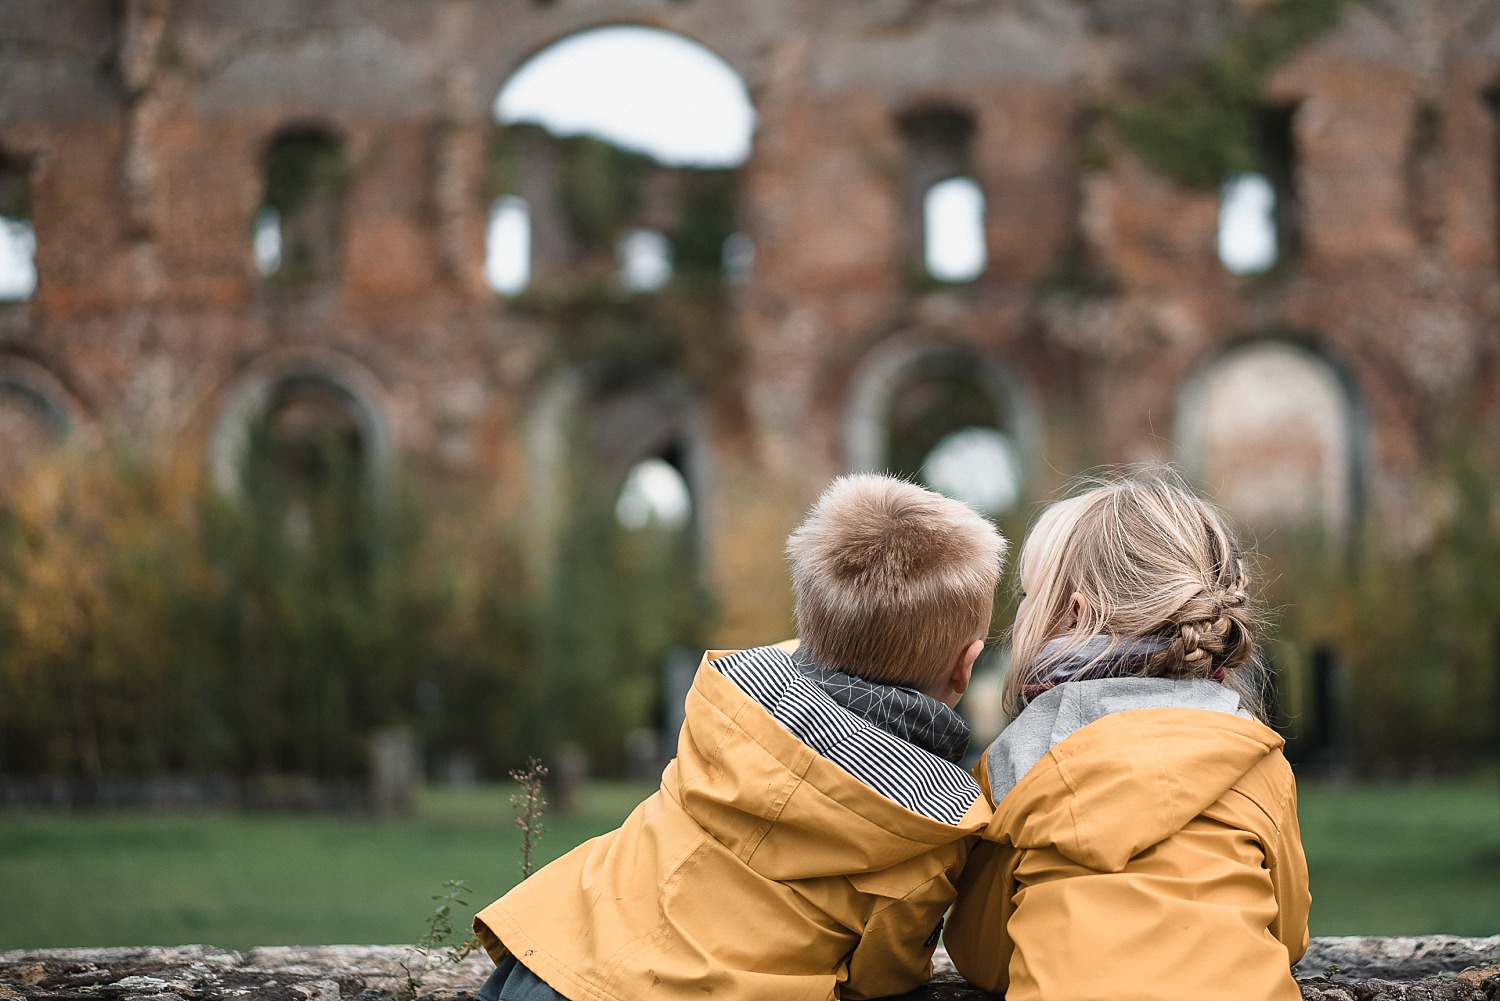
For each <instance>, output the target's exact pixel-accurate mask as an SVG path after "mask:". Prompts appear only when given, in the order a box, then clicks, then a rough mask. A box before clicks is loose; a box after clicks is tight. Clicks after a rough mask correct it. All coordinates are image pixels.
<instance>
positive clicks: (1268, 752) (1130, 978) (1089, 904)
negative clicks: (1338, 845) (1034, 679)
mask: <svg viewBox="0 0 1500 1001" xmlns="http://www.w3.org/2000/svg"><path fill="white" fill-rule="evenodd" d="M1002 739H1003V738H1002ZM1281 746H1282V739H1281V738H1280V737H1278V736H1277V735H1276V734H1275V733H1273V732H1272V731H1271V730H1269V729H1267V728H1266V727H1265V726H1263V725H1261V724H1260V723H1258V722H1255V721H1254V720H1251V719H1246V718H1244V717H1243V716H1236V715H1231V714H1229V713H1225V712H1210V711H1205V710H1202V709H1182V708H1159V709H1141V710H1136V711H1131V712H1117V713H1113V714H1110V715H1105V716H1103V717H1102V718H1099V719H1097V720H1094V721H1093V722H1091V723H1089V724H1088V725H1086V726H1083V727H1082V728H1081V729H1078V730H1076V731H1075V732H1073V733H1072V734H1071V735H1070V736H1068V737H1066V739H1063V740H1062V741H1061V742H1060V743H1057V744H1055V745H1054V746H1053V747H1052V748H1051V750H1050V751H1048V752H1047V753H1046V754H1045V756H1044V757H1042V759H1041V760H1040V761H1039V762H1037V763H1036V765H1035V766H1034V767H1032V768H1031V769H1030V771H1028V772H1025V773H1024V777H1022V778H1021V779H1020V781H1019V782H1018V783H1017V784H1016V785H1015V787H1014V788H1013V789H1011V790H1010V791H1009V793H1008V794H1006V795H1004V796H1003V798H1002V800H1001V802H1000V804H999V806H998V807H997V809H996V812H995V816H994V818H993V819H992V820H991V822H990V825H989V827H988V829H987V830H986V831H985V835H984V838H985V840H984V841H983V842H982V843H981V844H980V845H979V847H977V848H976V849H975V850H974V852H973V854H972V855H971V858H970V862H969V866H968V869H967V870H966V871H965V872H964V875H963V878H962V880H961V882H960V888H959V900H958V903H957V905H956V906H955V908H954V911H953V915H952V918H951V919H950V921H949V923H948V928H947V931H946V933H945V934H944V941H945V942H946V944H947V946H948V950H949V952H950V954H951V955H952V957H953V960H954V962H955V964H956V965H957V966H958V969H959V971H960V972H961V973H963V975H964V976H965V977H967V978H968V979H969V980H971V981H973V982H974V983H976V984H979V985H980V986H982V987H985V988H986V989H988V990H992V991H996V992H1003V993H1005V996H1006V998H1007V999H1008V1001H1033V999H1036V1001H1042V999H1045V1001H1072V999H1085V998H1088V999H1093V998H1099V999H1103V998H1108V999H1110V1001H1126V999H1131V998H1142V999H1144V998H1150V999H1152V1001H1174V999H1182V1001H1213V999H1220V998H1222V999H1226V1001H1228V999H1234V1001H1261V999H1265V1001H1271V999H1276V1001H1281V999H1285V1001H1298V999H1300V998H1301V993H1300V991H1299V990H1298V988H1297V984H1296V982H1295V980H1294V979H1293V977H1292V974H1291V972H1290V968H1291V965H1292V964H1293V963H1295V962H1296V961H1297V960H1298V959H1300V958H1301V957H1302V954H1303V952H1304V951H1305V950H1306V948H1307V914H1308V907H1309V904H1310V902H1311V898H1310V896H1309V894H1308V883H1307V864H1306V861H1305V859H1304V857H1303V853H1302V845H1301V840H1300V837H1299V834H1298V827H1297V794H1296V786H1295V784H1294V782H1293V779H1292V773H1291V770H1290V769H1289V768H1288V767H1287V763H1286V759H1285V758H1283V757H1282V754H1281ZM990 760H993V759H991V758H990V757H989V756H988V755H987V759H986V762H982V763H981V766H980V769H979V770H978V771H977V772H976V775H977V777H978V778H979V779H980V785H981V786H982V787H983V788H984V791H985V794H986V796H989V795H990V782H989V774H988V767H989V766H988V761H990Z"/></svg>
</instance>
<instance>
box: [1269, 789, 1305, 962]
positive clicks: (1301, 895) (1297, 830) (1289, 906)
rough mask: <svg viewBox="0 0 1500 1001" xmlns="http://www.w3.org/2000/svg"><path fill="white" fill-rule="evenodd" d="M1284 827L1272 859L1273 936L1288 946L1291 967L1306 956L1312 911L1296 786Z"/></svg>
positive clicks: (1284, 813) (1288, 801) (1283, 818)
mask: <svg viewBox="0 0 1500 1001" xmlns="http://www.w3.org/2000/svg"><path fill="white" fill-rule="evenodd" d="M1280 819H1281V824H1280V827H1279V829H1278V830H1277V834H1276V844H1275V847H1274V850H1273V852H1272V855H1271V858H1270V859H1269V861H1270V863H1271V890H1272V892H1273V893H1275V895H1276V908H1277V914H1276V921H1275V922H1274V923H1273V924H1272V925H1271V934H1273V935H1275V936H1276V939H1277V941H1279V942H1281V944H1282V945H1284V946H1286V951H1287V954H1288V955H1290V956H1291V959H1292V965H1294V966H1295V965H1296V963H1297V961H1298V960H1300V959H1301V958H1302V956H1303V954H1304V953H1306V952H1307V915H1308V911H1309V910H1311V909H1312V893H1311V892H1310V891H1309V889H1308V880H1307V856H1306V855H1305V854H1304V853H1303V851H1302V829H1301V827H1300V826H1299V825H1298V823H1297V787H1296V786H1295V785H1293V786H1292V787H1291V790H1290V793H1289V794H1288V797H1287V804H1286V806H1285V808H1283V810H1282V811H1281V818H1280Z"/></svg>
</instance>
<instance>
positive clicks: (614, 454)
mask: <svg viewBox="0 0 1500 1001" xmlns="http://www.w3.org/2000/svg"><path fill="white" fill-rule="evenodd" d="M532 427H533V440H532V461H533V477H534V480H533V482H534V483H535V484H536V486H537V496H536V497H535V504H536V514H537V522H536V523H537V526H538V528H539V530H540V531H539V534H540V535H542V536H543V537H544V538H545V540H546V542H545V545H544V547H543V551H542V552H539V553H538V556H539V557H540V558H541V560H542V561H543V567H542V574H541V576H542V578H543V580H544V581H545V582H546V583H545V593H544V597H543V613H542V623H541V634H542V635H541V642H540V644H539V646H540V655H541V660H542V662H543V665H544V669H545V670H546V672H547V675H548V677H547V682H546V683H547V688H548V693H549V694H548V699H549V701H550V702H551V704H553V705H554V706H555V707H556V713H555V714H554V717H553V718H554V721H555V724H556V725H555V726H554V727H553V730H552V732H551V733H550V734H549V736H550V738H551V739H552V740H554V741H562V740H566V741H569V742H573V743H576V744H578V745H580V746H582V747H583V748H584V749H585V750H586V751H587V752H588V754H589V757H590V758H591V760H592V761H593V762H594V764H595V765H596V767H603V768H605V769H607V770H614V771H621V770H624V771H637V770H639V771H642V772H644V771H646V770H649V769H654V768H658V767H659V766H660V764H661V761H662V760H663V759H662V755H663V754H670V751H669V750H668V749H669V748H670V747H672V746H675V741H676V736H677V731H678V729H679V728H680V727H681V723H682V701H683V699H684V698H685V696H686V694H687V691H686V690H687V685H688V684H689V683H690V682H691V673H692V668H693V666H695V665H696V656H692V655H691V654H689V653H688V651H693V650H695V649H696V648H699V647H701V643H702V638H703V637H702V632H703V629H704V626H705V624H706V621H707V615H708V606H707V600H706V593H705V591H704V585H703V563H704V559H703V557H704V546H703V538H704V532H703V528H704V520H705V515H706V511H705V507H706V505H705V503H704V500H703V498H704V495H705V478H706V473H707V444H706V435H705V431H704V428H703V422H702V418H701V416H700V413H699V406H698V403H697V401H696V399H695V397H694V395H693V393H692V391H691V389H690V387H689V386H688V385H687V383H686V382H685V381H684V380H682V379H681V378H680V377H677V376H675V375H673V374H672V373H670V372H668V371H665V370H663V369H661V368H658V367H654V366H650V365H643V364H632V363H627V362H622V361H618V360H616V361H601V362H597V363H594V364H592V365H589V366H585V367H584V368H582V369H579V370H575V371H573V372H570V373H568V374H567V375H565V376H563V377H562V378H560V379H559V380H557V381H556V382H555V383H554V384H553V386H552V387H550V388H549V390H548V391H547V392H546V393H545V394H544V396H543V399H542V401H541V403H540V405H539V406H538V408H537V410H536V412H535V413H534V415H533V420H532ZM689 661H691V663H689ZM647 729H649V730H651V731H653V733H654V737H653V739H647V738H646V737H645V732H646V730H647Z"/></svg>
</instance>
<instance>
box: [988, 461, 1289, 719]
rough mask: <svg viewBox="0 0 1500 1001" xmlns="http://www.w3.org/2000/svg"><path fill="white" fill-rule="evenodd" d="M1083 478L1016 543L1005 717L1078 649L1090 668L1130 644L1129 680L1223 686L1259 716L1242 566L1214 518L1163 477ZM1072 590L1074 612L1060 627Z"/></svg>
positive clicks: (1155, 473)
mask: <svg viewBox="0 0 1500 1001" xmlns="http://www.w3.org/2000/svg"><path fill="white" fill-rule="evenodd" d="M1092 482H1093V484H1094V485H1093V486H1092V487H1090V488H1089V489H1087V490H1085V491H1084V492H1082V493H1080V494H1077V495H1076V496H1074V497H1070V498H1068V499H1067V500H1064V501H1060V502H1058V503H1056V504H1053V505H1052V506H1051V507H1049V508H1048V509H1047V510H1046V511H1044V512H1043V513H1042V516H1041V517H1040V518H1039V519H1038V520H1037V523H1036V527H1035V528H1033V529H1032V531H1031V534H1030V535H1029V536H1028V537H1027V539H1026V543H1025V545H1024V546H1023V547H1022V552H1021V567H1022V572H1023V573H1025V572H1026V568H1027V567H1031V568H1032V571H1031V576H1032V579H1031V587H1032V589H1033V590H1032V591H1031V593H1030V595H1029V598H1030V602H1029V607H1028V609H1027V613H1026V615H1025V616H1024V619H1023V618H1019V617H1018V618H1017V621H1016V624H1015V627H1014V630H1013V632H1012V637H1011V666H1010V671H1009V672H1008V673H1007V675H1006V678H1005V682H1004V685H1003V687H1002V698H1003V703H1004V707H1005V710H1006V712H1007V713H1008V714H1010V715H1011V716H1015V715H1017V714H1019V713H1020V711H1021V710H1022V709H1024V708H1025V706H1026V703H1027V701H1029V700H1028V699H1027V697H1026V692H1027V689H1028V688H1031V687H1033V686H1036V685H1037V684H1038V683H1040V682H1043V681H1044V680H1045V679H1047V678H1048V677H1049V675H1050V674H1051V673H1052V671H1053V669H1054V668H1056V667H1057V666H1058V665H1059V664H1061V663H1063V662H1065V661H1067V660H1070V659H1072V660H1076V659H1077V658H1078V657H1079V656H1080V652H1081V650H1082V648H1083V647H1084V646H1085V644H1089V652H1092V653H1093V656H1092V658H1091V660H1092V662H1098V661H1103V660H1106V659H1108V658H1109V657H1110V656H1111V654H1112V653H1114V652H1115V651H1117V650H1120V649H1122V648H1123V647H1125V645H1127V644H1128V645H1129V647H1130V649H1131V651H1132V658H1131V659H1132V661H1133V662H1134V663H1135V664H1136V665H1137V667H1136V668H1135V669H1134V670H1132V671H1131V672H1130V673H1132V674H1136V675H1139V676H1143V677H1161V678H1209V679H1213V680H1216V681H1221V682H1222V683H1223V684H1224V685H1226V686H1227V687H1229V688H1231V689H1233V690H1234V691H1235V692H1236V693H1237V694H1238V695H1239V696H1240V704H1241V706H1243V707H1244V709H1245V710H1246V711H1248V712H1250V713H1251V714H1252V715H1254V716H1256V717H1257V718H1261V717H1262V716H1263V713H1264V705H1263V685H1264V683H1263V679H1262V672H1261V671H1260V668H1259V664H1258V662H1257V659H1256V656H1255V627H1256V622H1255V616H1254V611H1253V608H1252V604H1251V594H1250V569H1249V567H1248V565H1247V563H1246V559H1245V555H1244V552H1243V551H1242V550H1241V548H1240V545H1239V543H1238V542H1237V541H1236V540H1235V537H1234V535H1233V533H1232V532H1231V531H1230V529H1229V526H1228V525H1227V524H1226V522H1225V519H1224V517H1223V515H1221V514H1220V513H1219V512H1218V511H1217V510H1215V509H1214V507H1213V506H1212V505H1210V504H1209V503H1207V502H1206V501H1204V500H1202V499H1200V498H1199V497H1197V496H1196V495H1194V494H1193V492H1192V491H1191V490H1189V489H1188V488H1187V487H1186V486H1185V485H1184V484H1183V483H1182V481H1181V479H1180V478H1179V477H1178V476H1177V475H1176V474H1175V473H1172V472H1171V471H1170V470H1165V469H1157V470H1151V471H1144V472H1135V473H1131V474H1126V475H1123V476H1119V477H1115V478H1112V479H1107V480H1104V481H1099V480H1095V481H1092ZM1075 593H1077V594H1080V595H1082V596H1083V599H1084V601H1083V608H1082V610H1081V612H1080V614H1079V616H1078V621H1077V622H1074V623H1071V624H1070V625H1069V624H1068V620H1069V616H1070V614H1071V609H1072V607H1073V603H1072V596H1073V595H1074V594H1075ZM1065 625H1068V628H1069V631H1068V633H1067V635H1066V637H1065V638H1063V639H1061V640H1060V641H1059V642H1052V641H1053V640H1054V639H1057V638H1058V634H1059V633H1060V632H1062V630H1063V628H1064V626H1065ZM1101 636H1102V637H1105V638H1107V640H1108V642H1107V643H1103V644H1100V643H1097V642H1095V643H1091V642H1090V641H1093V640H1096V638H1097V637H1101ZM1142 640H1145V641H1155V642H1154V643H1152V642H1148V643H1144V644H1143V643H1141V642H1139V641H1142ZM1096 650H1097V652H1093V651H1096ZM1141 651H1144V653H1142V652H1141Z"/></svg>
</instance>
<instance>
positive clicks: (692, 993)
mask: <svg viewBox="0 0 1500 1001" xmlns="http://www.w3.org/2000/svg"><path fill="white" fill-rule="evenodd" d="M758 649H759V651H765V650H768V649H770V648H758ZM754 652H756V651H746V653H754ZM721 656H724V654H720V653H711V654H709V655H708V656H707V657H705V658H704V663H703V664H702V666H700V667H699V669H698V673H697V676H696V677H695V679H694V681H693V686H692V690H691V691H690V692H689V694H688V698H687V705H686V714H687V720H686V723H685V724H684V726H683V730H682V735H681V737H680V740H679V743H678V750H677V757H676V759H675V760H674V761H673V762H672V763H671V764H670V765H668V766H667V769H666V771H665V772H664V773H663V775H662V783H661V788H660V790H658V791H657V792H656V793H654V794H653V795H652V796H651V797H650V798H649V799H647V800H646V801H645V802H644V803H642V804H641V805H640V806H639V807H637V808H636V810H635V812H633V813H632V814H631V815H630V816H629V818H627V819H626V821H625V823H624V824H623V826H621V827H620V828H619V829H618V830H616V831H612V832H611V833H609V834H605V835H603V836H602V837H599V838H595V839H594V840H592V841H589V842H587V843H585V844H583V845H581V846H580V847H578V848H576V849H574V850H573V851H572V852H570V853H569V854H567V855H565V856H563V857H562V858H561V859H558V860H557V861H556V862H554V863H552V864H551V865H549V866H547V867H546V868H544V869H543V870H541V871H540V872H538V873H537V874H535V875H533V876H532V877H531V878H530V879H528V880H526V881H525V882H523V883H521V884H520V885H519V886H517V887H516V888H515V889H513V890H511V891H510V893H508V894H506V895H505V896H504V897H502V898H501V899H500V900H498V901H496V902H495V903H493V904H491V905H490V906H489V907H487V908H486V909H485V910H483V911H482V912H480V914H479V916H478V917H477V918H476V919H475V922H474V927H475V930H476V932H477V933H478V934H479V937H480V940H481V941H482V942H483V944H484V946H485V948H486V949H487V950H488V951H489V953H490V955H491V956H492V957H493V958H494V959H495V961H496V962H497V963H498V962H500V961H501V960H502V959H503V958H504V957H505V956H506V955H508V954H514V955H515V956H516V958H517V959H518V960H519V961H520V962H521V963H522V964H523V965H524V966H526V967H527V968H529V969H530V970H531V971H532V972H533V973H535V974H537V976H539V977H541V978H542V980H544V981H546V983H547V984H548V985H550V986H551V987H552V988H553V989H555V990H557V991H558V992H560V993H562V994H563V995H565V996H566V997H568V998H570V999H572V1001H596V999H598V1001H605V999H609V1001H614V999H619V1001H635V999H640V998H651V999H653V1001H654V999H679V998H693V999H695V1001H702V999H703V998H705V997H709V996H716V997H719V998H724V999H725V1001H731V999H732V1001H759V999H764V1001H799V999H805V1001H827V999H830V998H839V997H842V998H865V997H883V996H886V995H890V994H897V993H900V992H903V991H906V990H909V989H911V988H913V987H915V986H917V985H919V984H921V983H923V982H925V981H926V980H927V979H928V978H929V977H930V976H931V969H932V963H931V956H932V951H933V948H934V947H935V945H936V942H937V938H938V935H937V932H938V928H939V925H940V922H941V919H942V916H943V914H944V912H945V911H946V910H947V909H948V907H949V905H950V904H951V903H952V902H953V896H954V892H955V891H954V883H955V881H956V880H957V878H958V874H959V872H960V871H961V870H962V868H963V864H964V861H965V859H966V858H967V856H968V853H969V849H970V847H971V846H972V844H973V843H974V841H975V840H976V839H975V837H974V836H975V835H977V834H978V832H979V831H981V830H982V829H983V828H984V826H985V824H986V822H987V821H988V820H989V819H990V814H991V811H990V808H989V805H988V802H987V801H986V800H985V799H984V797H983V796H980V795H979V790H978V788H977V787H976V786H974V784H973V782H972V780H971V779H969V777H968V776H966V775H965V774H964V773H963V771H962V770H961V769H958V768H957V767H956V766H953V765H950V764H949V763H948V762H946V761H940V760H939V759H937V758H936V757H935V756H933V755H928V754H926V752H918V753H919V754H921V755H925V756H926V757H927V758H930V759H931V762H936V763H937V765H939V766H941V770H949V769H951V770H952V773H953V774H955V775H957V776H958V780H959V781H960V782H961V783H963V785H964V787H966V788H967V789H968V791H969V798H965V799H962V800H958V801H951V802H959V803H961V805H959V806H957V807H955V808H954V809H955V811H956V813H959V814H962V816H961V817H955V818H954V822H945V821H940V820H936V819H932V818H931V817H929V816H924V815H921V814H919V813H916V812H913V811H912V810H911V809H908V808H906V807H903V806H902V805H900V804H899V803H898V802H896V801H894V800H892V799H890V798H888V797H887V796H885V795H882V794H881V793H879V792H877V791H875V789H874V788H872V787H871V786H870V785H868V784H866V783H865V782H862V781H861V780H860V779H858V778H855V777H854V775H852V774H851V773H850V772H849V771H846V770H845V769H844V768H841V767H840V766H839V765H837V764H835V763H834V762H833V761H831V760H829V758H828V757H825V756H823V755H821V754H819V753H817V752H815V751H814V750H813V748H812V747H810V746H809V745H808V744H806V743H804V742H803V741H802V740H800V739H799V738H798V737H796V736H794V735H793V733H792V732H791V731H789V730H788V729H787V728H786V727H785V726H783V724H782V723H781V722H778V719H777V718H774V717H773V716H772V715H771V714H770V713H769V712H768V711H767V709H766V708H764V707H763V706H762V705H761V704H760V703H759V702H757V701H756V699H755V698H752V697H751V696H750V695H749V694H747V692H746V691H745V690H744V689H743V688H741V687H739V686H738V685H737V684H736V683H735V682H734V681H732V680H730V678H729V677H727V676H726V675H725V674H724V673H723V672H722V671H721V670H719V668H718V667H717V666H715V665H714V664H712V663H710V661H711V660H713V659H715V658H717V657H721ZM782 656H785V655H784V654H783V655H782ZM788 663H789V662H788ZM838 722H839V724H840V725H843V726H847V727H850V728H857V727H860V726H863V724H858V723H855V722H853V717H852V716H851V717H849V718H841V719H840V720H839V721H838ZM859 736H861V737H870V735H869V734H868V733H864V732H861V733H860V734H859ZM874 737H878V738H879V739H880V740H893V739H895V738H891V737H887V736H885V735H881V734H876V735H874ZM844 746H848V745H847V744H846V745H844ZM906 747H907V748H908V749H911V750H914V749H912V748H911V747H910V745H906ZM931 762H929V763H928V764H931ZM942 774H944V775H945V776H946V775H947V772H946V771H943V772H942Z"/></svg>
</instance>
